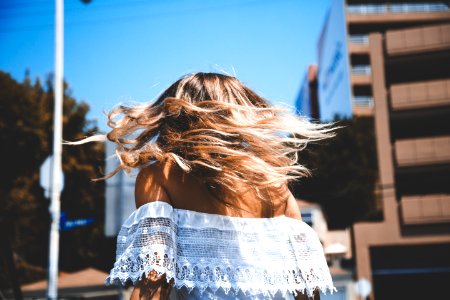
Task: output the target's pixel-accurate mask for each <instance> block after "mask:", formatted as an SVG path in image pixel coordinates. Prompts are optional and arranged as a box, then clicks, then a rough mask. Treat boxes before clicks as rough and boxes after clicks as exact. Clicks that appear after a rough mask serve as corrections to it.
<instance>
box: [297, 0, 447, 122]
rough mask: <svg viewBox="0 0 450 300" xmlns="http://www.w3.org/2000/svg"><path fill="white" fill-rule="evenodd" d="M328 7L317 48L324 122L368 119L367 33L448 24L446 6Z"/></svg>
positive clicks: (400, 0)
mask: <svg viewBox="0 0 450 300" xmlns="http://www.w3.org/2000/svg"><path fill="white" fill-rule="evenodd" d="M331 5H332V6H331V8H330V10H329V13H328V14H327V17H326V19H325V22H324V26H323V29H322V32H321V34H320V37H319V41H318V44H317V48H318V75H317V77H318V98H319V99H318V103H319V114H320V119H321V120H323V121H329V120H331V119H333V118H334V116H335V115H340V116H345V117H351V116H352V115H373V101H374V99H373V86H372V69H371V63H370V58H369V52H370V44H369V34H370V33H372V32H378V33H385V32H386V31H387V30H390V29H402V28H412V27H417V26H425V25H437V24H442V23H447V22H449V21H450V8H449V2H448V1H417V0H408V1H406V0H394V1H375V0H374V1H367V0H333V1H331ZM300 97H302V95H301V94H300V95H299V98H300ZM298 103H301V101H298ZM297 110H298V111H300V112H302V111H301V109H299V106H297Z"/></svg>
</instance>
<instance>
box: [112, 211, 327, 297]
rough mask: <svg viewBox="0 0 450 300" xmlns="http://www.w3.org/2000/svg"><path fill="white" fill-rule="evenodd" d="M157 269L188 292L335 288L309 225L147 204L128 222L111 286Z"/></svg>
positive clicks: (268, 292)
mask: <svg viewBox="0 0 450 300" xmlns="http://www.w3.org/2000/svg"><path fill="white" fill-rule="evenodd" d="M152 270H154V271H156V272H157V273H158V274H159V275H162V274H166V278H167V280H168V281H170V280H172V279H173V281H174V284H175V287H176V288H178V289H180V288H182V287H185V288H187V289H188V290H189V291H191V290H192V289H194V288H198V289H199V290H200V292H203V291H205V290H206V289H211V290H212V291H213V292H216V291H217V290H218V289H220V288H221V289H223V290H224V291H225V293H226V294H228V293H230V292H231V293H235V294H238V293H239V291H242V292H243V293H245V294H248V293H250V294H264V295H272V296H273V295H275V294H276V293H277V292H278V291H280V292H282V293H285V292H286V291H287V292H291V293H296V292H297V291H301V292H306V294H308V296H312V294H313V291H314V289H316V288H319V289H320V290H321V291H322V292H323V293H326V292H327V291H330V292H331V293H332V292H333V291H336V289H335V288H334V286H333V283H332V280H331V275H330V273H329V270H328V266H327V264H326V261H325V258H324V255H323V249H322V246H321V244H320V241H319V239H318V237H317V235H316V233H315V232H314V231H313V230H312V229H311V228H310V227H309V226H308V225H307V224H305V223H303V222H300V221H297V220H294V219H289V218H286V217H276V218H271V219H249V218H234V217H226V216H218V215H211V214H202V213H197V212H191V211H186V210H177V209H173V208H172V207H171V206H170V205H168V204H166V203H162V202H153V203H149V204H146V205H144V206H142V207H141V208H139V209H138V210H137V211H135V212H134V213H133V214H132V215H131V216H130V217H129V218H128V220H127V221H126V222H125V223H124V225H123V226H122V228H121V231H120V233H119V236H118V238H117V256H116V262H115V264H114V268H113V269H112V270H111V274H110V276H109V277H108V278H107V279H106V284H108V285H109V284H118V285H125V284H127V283H129V282H131V283H133V284H135V283H136V282H137V281H138V280H139V279H141V278H142V276H143V275H144V274H145V276H147V275H148V274H149V273H150V272H151V271H152Z"/></svg>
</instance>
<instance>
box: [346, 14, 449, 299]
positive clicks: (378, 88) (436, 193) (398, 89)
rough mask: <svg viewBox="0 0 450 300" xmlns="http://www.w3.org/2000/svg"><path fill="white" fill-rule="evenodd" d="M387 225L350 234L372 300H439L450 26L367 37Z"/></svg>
mask: <svg viewBox="0 0 450 300" xmlns="http://www.w3.org/2000/svg"><path fill="white" fill-rule="evenodd" d="M368 42H369V45H370V48H369V61H370V68H371V87H372V90H373V98H374V116H375V129H376V142H377V153H378V167H379V182H380V186H381V196H382V202H383V213H384V220H383V222H379V223H359V224H356V225H355V226H354V228H353V230H354V231H353V233H354V248H355V257H356V275H357V279H362V278H365V279H368V280H369V282H371V283H372V287H373V289H372V293H371V295H370V299H383V300H384V299H444V298H447V297H448V296H445V295H446V294H447V293H448V291H447V290H448V289H447V285H448V283H449V282H450V23H449V24H441V25H433V26H420V27H414V28H412V29H402V30H388V31H387V32H386V33H385V34H381V33H373V34H370V35H369V38H368Z"/></svg>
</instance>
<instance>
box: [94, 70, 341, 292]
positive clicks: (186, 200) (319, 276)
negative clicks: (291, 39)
mask: <svg viewBox="0 0 450 300" xmlns="http://www.w3.org/2000/svg"><path fill="white" fill-rule="evenodd" d="M108 125H109V126H110V127H111V128H112V130H111V131H110V132H109V133H108V134H107V136H106V137H107V139H108V140H109V141H111V142H115V143H117V151H116V154H117V156H118V158H119V160H120V165H119V167H118V168H117V169H116V170H115V171H114V172H112V174H109V175H108V176H107V177H110V176H113V175H114V174H115V173H117V172H118V171H120V170H125V171H130V170H131V169H133V168H138V169H140V172H139V174H138V176H137V178H136V187H135V197H136V198H135V201H136V207H137V210H136V211H135V212H134V213H133V214H132V215H131V216H130V217H129V218H128V219H127V220H126V222H125V224H124V225H123V226H122V229H121V231H120V233H119V236H118V240H117V241H118V245H117V247H118V248H117V260H116V263H115V264H114V268H113V269H112V270H111V274H110V276H109V277H108V278H107V280H106V283H107V284H119V285H127V284H133V285H134V290H133V293H132V296H131V298H132V299H160V298H168V297H169V295H170V297H171V298H172V299H286V298H291V299H294V297H295V298H297V299H308V297H313V296H314V294H315V295H316V297H318V293H317V290H318V289H320V290H322V291H323V292H326V291H327V290H329V291H331V292H333V290H335V288H334V287H333V284H332V281H331V276H330V274H329V270H328V267H327V264H326V261H325V258H324V255H323V250H322V247H321V244H320V242H319V240H318V238H317V236H316V234H315V233H314V232H313V231H312V229H310V228H309V227H308V226H307V225H306V224H305V223H303V222H301V217H300V213H299V209H298V207H297V204H296V201H295V199H294V197H293V196H292V194H291V193H290V192H289V190H288V188H287V182H288V181H289V180H292V179H296V178H298V177H300V176H304V175H307V174H308V171H307V169H306V168H305V167H303V166H302V165H300V164H298V163H297V156H296V154H297V152H298V151H299V150H301V149H302V148H304V147H305V146H306V144H307V143H308V142H309V141H314V140H319V139H323V138H327V137H329V136H330V135H331V134H330V128H329V127H327V126H325V125H318V124H312V123H309V122H307V121H306V120H303V119H300V118H298V117H295V116H294V115H292V114H290V113H289V112H288V111H286V110H283V109H279V108H275V107H273V106H271V105H270V104H269V103H268V102H267V101H266V100H264V99H263V98H261V97H260V96H258V95H257V94H256V93H254V92H253V91H252V90H250V89H249V88H248V87H246V86H245V85H243V84H242V83H241V82H239V81H238V80H237V79H236V78H234V77H231V76H226V75H221V74H214V73H196V74H192V75H188V76H185V77H183V78H181V79H180V80H178V81H176V82H175V83H174V84H172V86H170V87H169V88H168V89H167V90H166V91H165V92H163V94H162V95H161V96H160V97H159V98H158V100H157V101H156V102H155V103H153V104H151V105H141V106H135V107H126V106H120V107H118V108H116V109H114V110H113V111H112V112H111V113H110V114H109V122H108ZM100 139H102V138H96V137H93V138H91V139H89V140H100ZM86 141H87V140H86Z"/></svg>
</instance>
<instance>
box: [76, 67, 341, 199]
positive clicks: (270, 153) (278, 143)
mask: <svg viewBox="0 0 450 300" xmlns="http://www.w3.org/2000/svg"><path fill="white" fill-rule="evenodd" d="M108 125H109V126H110V127H111V128H112V130H111V131H110V132H109V133H108V134H107V135H106V136H104V137H106V138H107V139H108V140H109V141H111V142H114V143H116V144H117V148H116V155H117V156H118V158H119V160H120V165H119V166H118V167H117V168H116V169H115V170H114V171H113V172H111V173H110V174H108V175H106V176H105V177H104V178H109V177H111V176H113V175H114V174H116V173H117V172H119V171H120V170H126V171H130V170H131V169H132V168H140V167H144V166H145V165H148V164H151V163H153V162H163V163H167V162H170V163H175V164H176V165H178V166H179V167H180V168H181V169H182V170H184V171H185V172H188V173H191V174H193V175H194V176H196V177H198V178H200V179H201V180H203V181H204V182H205V183H207V184H209V186H210V187H214V188H221V189H225V190H227V191H232V192H233V191H234V187H236V186H239V185H238V184H242V183H245V184H248V186H250V187H252V188H254V189H255V190H256V191H258V190H261V189H264V188H267V187H270V186H274V187H279V186H282V185H284V184H286V183H287V182H288V181H290V180H293V179H296V178H298V177H301V176H305V175H308V173H309V172H308V170H307V169H306V168H305V167H304V166H303V165H301V164H299V163H298V161H297V153H298V151H300V150H302V149H303V148H304V147H305V146H306V144H307V143H308V142H310V141H315V140H320V139H324V138H327V137H329V136H331V135H332V133H331V131H332V129H331V128H330V126H329V125H321V124H314V123H311V122H309V121H307V120H306V119H303V118H300V117H298V116H295V115H294V114H292V113H291V112H289V111H288V110H287V109H283V108H278V107H274V106H272V105H270V104H269V102H268V101H266V100H265V99H263V98H262V97H260V96H258V95H257V94H256V93H255V92H253V91H252V90H250V89H249V88H248V87H246V86H245V85H244V84H242V83H241V82H240V81H238V80H237V79H236V78H234V77H231V76H227V75H222V74H215V73H196V74H192V75H187V76H185V77H183V78H181V79H179V80H178V81H176V82H175V83H173V84H172V85H171V86H170V87H169V88H168V89H167V90H166V91H164V92H163V93H162V95H161V96H160V97H159V98H158V99H157V101H156V102H154V103H153V104H150V105H137V106H123V105H122V106H119V107H117V108H115V109H113V110H112V111H111V112H110V113H109V115H108ZM101 139H102V137H98V136H97V137H91V138H87V139H85V142H88V141H92V140H101ZM82 142H83V141H82Z"/></svg>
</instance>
